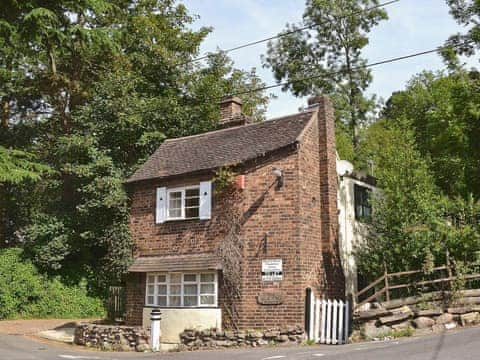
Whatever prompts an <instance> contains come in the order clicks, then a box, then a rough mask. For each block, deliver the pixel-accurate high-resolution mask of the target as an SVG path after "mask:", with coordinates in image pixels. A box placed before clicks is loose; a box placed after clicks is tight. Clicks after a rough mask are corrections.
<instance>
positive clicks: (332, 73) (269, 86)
mask: <svg viewBox="0 0 480 360" xmlns="http://www.w3.org/2000/svg"><path fill="white" fill-rule="evenodd" d="M470 42H471V41H467V42H464V43H461V44H456V45H442V46H438V47H436V48H434V49H430V50H425V51H420V52H416V53H412V54H408V55H403V56H397V57H394V58H390V59H385V60H380V61H377V62H374V63H370V64H365V65H359V66H355V67H352V71H358V70H360V69H368V68H372V67H375V66H379V65H384V64H389V63H394V62H398V61H402V60H406V59H410V58H414V57H417V56H422V55H427V54H432V53H436V52H439V51H442V50H444V49H447V48H457V47H461V46H465V45H467V44H468V43H470ZM344 72H345V70H337V71H332V72H327V73H323V74H320V75H314V76H305V77H301V78H298V79H292V80H288V81H284V82H281V83H277V84H272V85H266V86H261V87H258V88H254V89H250V90H245V91H239V92H235V93H231V94H228V95H227V96H239V95H245V94H249V93H252V92H258V91H265V90H270V89H274V88H277V87H280V86H286V85H290V84H293V83H296V82H302V81H306V80H312V79H319V78H322V77H326V76H331V75H336V74H341V73H344Z"/></svg>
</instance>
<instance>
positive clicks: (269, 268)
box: [262, 259, 283, 281]
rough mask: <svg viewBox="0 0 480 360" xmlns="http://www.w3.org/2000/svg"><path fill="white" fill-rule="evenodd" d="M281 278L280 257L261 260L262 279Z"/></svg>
mask: <svg viewBox="0 0 480 360" xmlns="http://www.w3.org/2000/svg"><path fill="white" fill-rule="evenodd" d="M281 280H283V263H282V259H265V260H262V281H281Z"/></svg>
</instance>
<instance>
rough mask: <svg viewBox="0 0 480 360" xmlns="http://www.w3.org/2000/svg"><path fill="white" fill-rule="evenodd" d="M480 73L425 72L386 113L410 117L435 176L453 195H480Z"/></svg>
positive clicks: (396, 96)
mask: <svg viewBox="0 0 480 360" xmlns="http://www.w3.org/2000/svg"><path fill="white" fill-rule="evenodd" d="M479 88H480V75H479V73H478V72H476V71H471V72H467V71H463V70H458V71H456V72H454V73H451V74H448V75H445V74H443V73H437V74H434V73H431V72H424V73H422V74H420V75H417V76H415V77H414V78H413V79H412V80H411V81H410V82H409V84H408V86H407V88H406V89H405V90H404V91H399V92H397V93H395V94H394V95H393V96H392V97H391V98H390V99H389V100H388V102H387V106H386V108H385V111H384V116H385V117H386V118H387V119H389V120H390V121H392V122H399V121H403V119H408V120H409V122H410V124H411V126H412V130H413V132H414V136H415V142H416V144H417V146H418V150H419V151H420V153H421V154H422V156H423V157H424V158H429V159H431V161H430V169H431V172H432V174H433V175H434V177H433V180H434V182H435V183H436V184H437V186H438V187H439V188H440V189H441V190H442V192H444V193H445V194H446V195H447V196H448V197H450V198H454V197H456V196H461V197H463V198H465V199H466V198H467V197H468V196H469V194H470V193H472V194H473V195H474V197H475V199H479V198H480V143H479V141H478V139H479V137H480V92H479Z"/></svg>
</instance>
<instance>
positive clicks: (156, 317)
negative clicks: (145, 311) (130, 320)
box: [150, 309, 162, 351]
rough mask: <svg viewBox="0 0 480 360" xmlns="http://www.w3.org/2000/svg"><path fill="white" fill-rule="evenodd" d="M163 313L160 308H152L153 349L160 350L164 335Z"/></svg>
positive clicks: (151, 333)
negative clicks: (161, 326)
mask: <svg viewBox="0 0 480 360" xmlns="http://www.w3.org/2000/svg"><path fill="white" fill-rule="evenodd" d="M161 315H162V313H161V311H160V309H152V312H151V313H150V320H151V324H150V346H151V347H152V351H160V336H162V332H161V330H160V320H162V318H161Z"/></svg>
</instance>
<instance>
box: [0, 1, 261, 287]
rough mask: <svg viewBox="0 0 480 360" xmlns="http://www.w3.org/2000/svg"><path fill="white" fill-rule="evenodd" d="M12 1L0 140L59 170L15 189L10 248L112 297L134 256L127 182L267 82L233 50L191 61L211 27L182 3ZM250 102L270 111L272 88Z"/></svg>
mask: <svg viewBox="0 0 480 360" xmlns="http://www.w3.org/2000/svg"><path fill="white" fill-rule="evenodd" d="M3 5H4V6H3V7H2V12H1V13H0V124H1V132H0V144H1V145H2V146H4V147H8V148H10V147H11V148H14V149H18V150H21V151H25V152H29V153H33V154H35V155H36V158H35V159H34V160H35V162H38V163H41V164H47V165H48V166H49V167H50V168H51V169H52V171H51V172H50V173H48V174H47V175H46V176H44V177H43V178H42V179H39V181H37V183H35V184H34V185H33V186H32V185H31V184H22V185H21V186H20V187H18V188H16V189H14V190H12V191H13V192H11V193H10V192H9V201H8V202H7V203H6V204H7V205H6V206H7V207H8V208H6V211H5V213H8V214H9V217H8V219H6V220H5V222H6V223H8V231H5V232H6V233H7V235H6V238H5V243H8V244H10V245H11V244H16V245H19V246H20V245H21V246H24V247H25V250H26V252H25V255H26V256H29V257H31V258H32V260H33V261H34V262H35V264H36V265H37V266H38V268H39V269H40V270H41V271H46V272H48V273H49V274H50V275H62V276H64V277H68V278H69V279H70V281H71V282H73V283H77V282H78V281H79V278H80V277H86V278H87V279H88V281H89V286H90V287H92V288H95V289H96V290H97V291H98V292H103V291H104V289H106V288H107V287H106V285H108V284H110V283H118V282H120V281H121V279H122V276H123V274H124V273H125V271H126V269H127V268H128V265H129V262H130V258H131V250H132V240H131V235H130V233H129V230H128V226H127V219H128V197H127V194H126V191H125V189H124V187H123V184H122V183H123V181H124V180H125V178H126V177H128V176H129V175H130V174H131V173H132V172H133V171H134V170H135V169H136V168H137V167H138V166H139V164H141V163H142V162H143V161H144V160H145V159H146V158H147V157H148V156H149V155H151V154H152V153H153V151H154V150H155V149H156V148H157V147H158V145H159V144H160V143H161V142H162V141H163V140H164V139H165V138H169V137H178V136H184V135H192V134H197V133H200V132H203V131H206V130H211V129H213V128H215V126H216V122H217V121H218V117H219V107H218V102H219V101H220V100H221V98H222V97H223V96H225V95H226V94H230V93H234V92H237V91H238V92H241V91H246V90H248V89H251V88H256V87H259V86H262V85H263V83H262V82H261V81H260V79H259V78H258V76H257V75H256V73H255V70H254V69H252V70H251V71H243V70H239V69H235V68H234V67H233V65H232V62H231V61H230V60H229V59H228V58H227V57H226V56H224V55H222V54H220V55H212V56H211V57H209V58H208V61H207V62H206V64H204V65H203V66H201V65H200V64H199V63H197V62H189V61H190V60H192V59H193V58H195V57H197V56H198V50H199V47H200V44H201V42H202V41H203V39H204V38H205V36H206V35H207V34H208V33H209V32H210V30H211V29H209V28H200V29H198V30H191V26H190V25H191V24H192V22H193V21H194V20H195V17H194V16H192V15H190V14H189V12H188V11H187V9H186V8H185V6H183V5H181V4H177V3H176V2H175V1H173V0H140V1H133V0H121V1H115V2H111V1H107V0H95V1H74V2H72V1H69V0H61V1H55V2H52V1H44V0H40V1H35V2H7V3H6V4H3ZM242 100H244V103H245V108H246V112H247V115H251V116H253V117H255V118H257V119H258V120H261V119H262V118H263V116H264V112H265V105H266V103H267V102H268V96H266V95H265V94H264V92H261V91H259V92H256V93H255V94H254V95H249V96H246V95H245V96H244V97H243V98H242ZM9 191H10V190H9ZM17 204H18V206H17ZM27 204H28V205H27ZM25 205H27V206H25ZM19 206H21V209H20V208H19ZM27 210H28V211H27ZM0 215H1V216H2V221H3V219H4V218H5V215H2V214H0ZM5 243H4V244H5ZM4 244H3V245H4Z"/></svg>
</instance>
